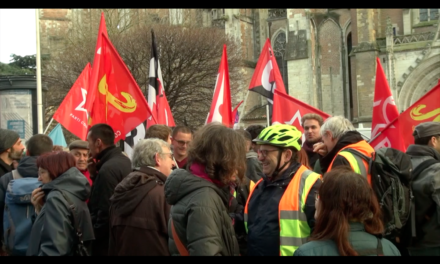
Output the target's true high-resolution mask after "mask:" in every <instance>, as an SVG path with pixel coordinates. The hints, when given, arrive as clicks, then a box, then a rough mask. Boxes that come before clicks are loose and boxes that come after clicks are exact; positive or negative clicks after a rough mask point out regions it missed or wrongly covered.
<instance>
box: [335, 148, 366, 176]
mask: <svg viewBox="0 0 440 264" xmlns="http://www.w3.org/2000/svg"><path fill="white" fill-rule="evenodd" d="M341 152H348V153H351V154H353V155H354V156H355V157H360V158H361V159H363V160H365V161H366V162H367V163H368V171H364V170H365V168H364V167H363V166H359V167H360V170H361V171H362V173H365V175H368V174H371V167H372V166H371V165H372V161H373V158H370V157H368V156H366V155H365V154H364V153H362V152H359V151H357V150H355V149H352V148H346V149H344V150H342V151H341ZM358 163H359V162H358ZM362 173H361V174H362Z"/></svg>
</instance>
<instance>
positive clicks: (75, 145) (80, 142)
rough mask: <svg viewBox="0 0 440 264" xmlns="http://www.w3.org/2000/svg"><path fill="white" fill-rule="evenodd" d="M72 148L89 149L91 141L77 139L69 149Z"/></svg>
mask: <svg viewBox="0 0 440 264" xmlns="http://www.w3.org/2000/svg"><path fill="white" fill-rule="evenodd" d="M72 149H89V143H88V142H87V141H84V140H75V141H73V142H72V143H70V145H69V150H72Z"/></svg>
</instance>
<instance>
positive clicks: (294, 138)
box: [252, 124, 302, 151]
mask: <svg viewBox="0 0 440 264" xmlns="http://www.w3.org/2000/svg"><path fill="white" fill-rule="evenodd" d="M301 137H302V133H301V131H299V130H298V129H297V128H296V127H295V126H291V125H286V124H277V125H272V126H269V127H266V128H265V129H263V130H262V131H261V133H260V135H258V137H257V138H256V139H254V140H252V142H255V143H257V145H273V146H276V147H283V148H288V147H294V148H295V149H297V150H298V151H300V150H301V144H300V143H299V140H301Z"/></svg>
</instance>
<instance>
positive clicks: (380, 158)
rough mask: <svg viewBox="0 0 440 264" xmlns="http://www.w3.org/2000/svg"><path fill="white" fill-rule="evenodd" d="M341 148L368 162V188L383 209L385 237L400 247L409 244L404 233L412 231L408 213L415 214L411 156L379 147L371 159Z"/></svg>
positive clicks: (392, 149)
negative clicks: (369, 182)
mask: <svg viewBox="0 0 440 264" xmlns="http://www.w3.org/2000/svg"><path fill="white" fill-rule="evenodd" d="M344 151H348V152H350V153H352V154H354V155H358V156H360V157H361V158H363V159H364V160H366V161H368V164H369V166H368V167H369V168H368V174H370V175H371V187H372V188H373V191H374V193H375V194H376V197H377V199H378V202H379V205H380V207H381V210H382V220H383V224H384V228H385V230H384V234H383V235H384V237H385V238H386V239H388V240H390V241H391V242H393V243H394V244H398V245H399V246H400V247H406V246H408V243H410V241H409V240H408V239H407V237H408V235H407V233H408V232H411V233H415V231H414V230H412V228H413V224H411V223H410V222H412V221H411V219H410V216H411V218H413V217H414V216H415V212H414V197H413V193H412V187H411V184H412V178H411V177H412V174H411V171H412V164H411V156H409V155H408V154H406V153H404V152H402V151H400V150H397V149H394V148H380V149H378V150H377V151H375V152H373V153H372V157H371V158H370V157H367V156H365V155H364V154H362V153H360V152H358V151H356V150H354V149H345V150H344ZM408 227H410V228H408ZM403 237H405V239H401V238H403Z"/></svg>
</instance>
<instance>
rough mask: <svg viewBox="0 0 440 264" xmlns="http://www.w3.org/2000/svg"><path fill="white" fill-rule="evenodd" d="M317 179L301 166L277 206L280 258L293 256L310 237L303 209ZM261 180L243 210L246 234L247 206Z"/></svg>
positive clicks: (317, 175) (319, 177)
mask: <svg viewBox="0 0 440 264" xmlns="http://www.w3.org/2000/svg"><path fill="white" fill-rule="evenodd" d="M318 179H322V176H321V175H320V174H317V173H315V172H313V171H311V170H308V169H307V167H305V166H303V165H301V166H300V168H299V169H298V170H297V172H296V173H295V175H294V176H293V178H292V180H291V181H290V183H289V185H288V186H287V188H286V191H285V192H284V194H283V196H282V197H281V200H280V202H279V205H278V219H279V225H280V256H293V253H294V252H295V250H296V249H297V248H298V247H300V246H301V245H302V244H305V243H306V242H307V238H308V237H309V236H310V227H309V224H308V223H307V217H306V214H305V213H304V207H305V203H306V200H307V196H308V195H309V192H310V189H311V188H312V186H313V185H314V184H315V182H316V181H317V180H318ZM262 180H263V179H260V180H259V181H258V182H257V183H256V184H255V186H253V188H251V190H250V192H249V197H248V200H247V202H246V206H245V208H244V221H245V228H246V232H248V227H247V222H248V205H249V201H250V199H251V197H252V193H253V192H254V190H255V188H256V187H257V186H258V184H260V182H261V181H262Z"/></svg>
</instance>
